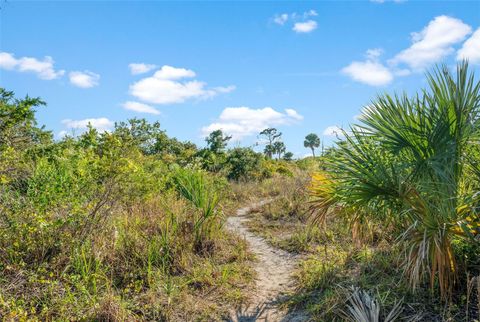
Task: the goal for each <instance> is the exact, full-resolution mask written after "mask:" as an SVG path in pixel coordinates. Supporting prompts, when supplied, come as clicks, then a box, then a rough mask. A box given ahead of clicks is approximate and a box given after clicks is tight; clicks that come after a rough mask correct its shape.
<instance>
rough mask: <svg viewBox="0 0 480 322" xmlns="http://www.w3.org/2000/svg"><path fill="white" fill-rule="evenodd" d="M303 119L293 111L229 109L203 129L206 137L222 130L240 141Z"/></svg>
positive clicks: (267, 108) (247, 108)
mask: <svg viewBox="0 0 480 322" xmlns="http://www.w3.org/2000/svg"><path fill="white" fill-rule="evenodd" d="M301 119H303V116H301V115H300V114H298V112H297V111H295V110H293V109H286V110H285V113H281V112H278V111H276V110H274V109H273V108H271V107H265V108H261V109H253V108H250V107H227V108H225V109H224V110H223V111H222V113H221V114H220V116H219V118H218V120H217V121H216V122H214V123H212V124H210V125H208V126H205V127H203V128H202V134H203V135H204V136H205V135H208V134H209V133H211V132H212V131H215V130H219V129H221V130H222V131H224V132H225V133H228V134H229V135H232V136H233V138H234V139H236V140H240V139H242V138H244V137H246V136H251V135H256V134H258V133H259V132H261V131H262V130H264V129H266V128H268V127H272V126H279V125H288V124H292V123H294V122H296V121H298V120H301Z"/></svg>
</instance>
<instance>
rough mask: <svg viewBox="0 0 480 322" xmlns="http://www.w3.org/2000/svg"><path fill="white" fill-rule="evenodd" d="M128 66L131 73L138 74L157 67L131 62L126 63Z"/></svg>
mask: <svg viewBox="0 0 480 322" xmlns="http://www.w3.org/2000/svg"><path fill="white" fill-rule="evenodd" d="M128 68H130V72H131V73H132V74H133V75H138V74H144V73H148V72H149V71H151V70H154V69H155V68H157V65H153V64H144V63H131V64H129V65H128Z"/></svg>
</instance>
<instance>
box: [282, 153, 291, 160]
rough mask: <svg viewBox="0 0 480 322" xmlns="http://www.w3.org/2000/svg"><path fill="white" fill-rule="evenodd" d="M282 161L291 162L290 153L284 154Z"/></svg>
mask: <svg viewBox="0 0 480 322" xmlns="http://www.w3.org/2000/svg"><path fill="white" fill-rule="evenodd" d="M283 160H285V161H292V160H293V153H292V152H286V153H285V154H284V155H283Z"/></svg>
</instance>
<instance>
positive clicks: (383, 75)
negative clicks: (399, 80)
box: [342, 48, 393, 86]
mask: <svg viewBox="0 0 480 322" xmlns="http://www.w3.org/2000/svg"><path fill="white" fill-rule="evenodd" d="M382 52H383V51H382V49H379V48H375V49H369V50H367V54H366V56H367V60H366V61H354V62H352V63H351V64H350V65H348V66H346V67H344V68H343V69H342V73H344V74H345V75H348V76H350V78H352V79H353V80H355V81H357V82H361V83H365V84H368V85H372V86H383V85H387V84H389V83H390V82H391V81H392V80H393V74H392V72H391V71H390V70H389V69H388V68H387V67H385V66H384V65H383V64H382V63H380V62H379V61H378V58H379V57H380V55H381V54H382Z"/></svg>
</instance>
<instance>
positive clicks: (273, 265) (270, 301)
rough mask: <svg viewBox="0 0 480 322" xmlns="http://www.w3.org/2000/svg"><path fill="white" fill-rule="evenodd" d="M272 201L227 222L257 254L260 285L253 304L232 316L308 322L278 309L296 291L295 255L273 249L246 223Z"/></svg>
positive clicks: (244, 210) (240, 319)
mask: <svg viewBox="0 0 480 322" xmlns="http://www.w3.org/2000/svg"><path fill="white" fill-rule="evenodd" d="M268 202H270V200H264V201H261V202H258V203H255V204H252V205H250V206H248V207H245V208H241V209H239V210H237V213H236V215H235V216H231V217H229V218H228V219H227V224H226V227H227V229H229V230H230V231H233V232H235V233H237V234H238V235H240V236H242V237H244V238H245V240H246V241H247V242H248V243H249V244H250V248H251V250H252V251H253V252H254V253H255V255H256V258H257V261H256V262H255V270H256V271H257V283H256V289H255V294H254V296H253V298H252V299H251V302H250V305H249V306H248V307H246V308H243V309H242V310H240V311H237V312H235V313H233V314H232V317H231V320H232V321H238V322H244V321H245V322H246V321H265V322H266V321H268V322H275V321H296V322H299V321H306V320H307V319H306V317H305V316H303V315H300V314H295V315H294V314H288V315H287V314H286V312H284V311H282V310H281V309H280V308H279V307H278V303H277V300H278V299H279V298H280V297H281V296H282V295H284V294H285V292H287V291H289V290H291V289H292V288H293V284H292V280H291V274H292V272H293V270H294V268H295V265H296V258H295V256H293V255H292V254H290V253H288V252H285V251H283V250H281V249H277V248H274V247H272V246H270V245H269V244H268V243H267V242H266V241H265V240H264V239H263V238H261V237H259V236H257V235H255V234H253V233H251V232H250V231H249V230H248V229H247V227H246V222H247V221H248V220H249V219H248V218H247V217H246V215H247V214H248V213H249V212H250V211H251V210H252V209H255V208H257V207H259V206H262V205H264V204H266V203H268Z"/></svg>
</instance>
